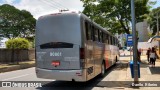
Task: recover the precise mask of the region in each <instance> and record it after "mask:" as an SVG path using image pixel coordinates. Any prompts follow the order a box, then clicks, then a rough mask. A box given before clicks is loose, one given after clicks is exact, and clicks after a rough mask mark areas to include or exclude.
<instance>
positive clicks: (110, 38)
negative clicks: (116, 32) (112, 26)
mask: <svg viewBox="0 0 160 90" xmlns="http://www.w3.org/2000/svg"><path fill="white" fill-rule="evenodd" d="M109 40H110V45H112V36H110V37H109Z"/></svg>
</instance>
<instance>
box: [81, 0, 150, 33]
mask: <svg viewBox="0 0 160 90" xmlns="http://www.w3.org/2000/svg"><path fill="white" fill-rule="evenodd" d="M81 1H83V2H84V5H83V6H84V7H85V9H84V11H83V13H84V14H86V15H87V16H89V17H90V18H91V19H92V20H94V21H95V22H96V23H98V24H100V25H101V26H103V27H106V28H107V30H109V31H111V32H112V33H124V32H125V33H127V34H129V33H130V32H129V30H130V22H131V5H130V0H98V1H97V0H81ZM96 1H97V2H98V3H99V4H98V5H95V2H96ZM148 2H149V0H135V11H136V13H135V16H136V22H140V21H143V20H144V19H145V18H146V16H145V14H148V13H149V9H150V6H149V5H148Z"/></svg>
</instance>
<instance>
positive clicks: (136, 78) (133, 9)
mask: <svg viewBox="0 0 160 90" xmlns="http://www.w3.org/2000/svg"><path fill="white" fill-rule="evenodd" d="M131 15H132V35H133V62H134V64H133V68H134V83H136V84H138V64H137V59H138V58H137V36H136V29H135V4H134V0H131Z"/></svg>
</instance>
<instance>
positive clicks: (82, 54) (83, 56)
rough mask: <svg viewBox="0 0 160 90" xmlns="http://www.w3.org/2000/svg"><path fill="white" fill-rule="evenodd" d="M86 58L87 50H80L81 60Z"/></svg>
mask: <svg viewBox="0 0 160 90" xmlns="http://www.w3.org/2000/svg"><path fill="white" fill-rule="evenodd" d="M84 58H85V49H84V48H80V59H84Z"/></svg>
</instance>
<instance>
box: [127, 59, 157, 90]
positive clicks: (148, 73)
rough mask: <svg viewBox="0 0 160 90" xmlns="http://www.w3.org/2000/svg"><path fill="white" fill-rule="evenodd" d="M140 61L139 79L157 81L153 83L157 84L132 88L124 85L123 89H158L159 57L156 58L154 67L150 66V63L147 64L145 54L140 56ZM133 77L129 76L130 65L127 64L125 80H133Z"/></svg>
mask: <svg viewBox="0 0 160 90" xmlns="http://www.w3.org/2000/svg"><path fill="white" fill-rule="evenodd" d="M141 61H142V62H141V63H140V78H139V81H140V82H141V81H146V82H150V81H159V82H157V83H155V84H158V87H145V86H142V87H138V88H134V87H131V86H128V87H125V90H133V89H134V90H139V89H140V90H160V86H159V85H160V84H159V83H160V59H157V60H156V65H155V66H156V67H151V66H150V64H148V61H147V58H146V56H142V57H141ZM133 80H134V78H132V77H131V71H130V67H129V66H128V68H127V72H126V79H125V81H133Z"/></svg>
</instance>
